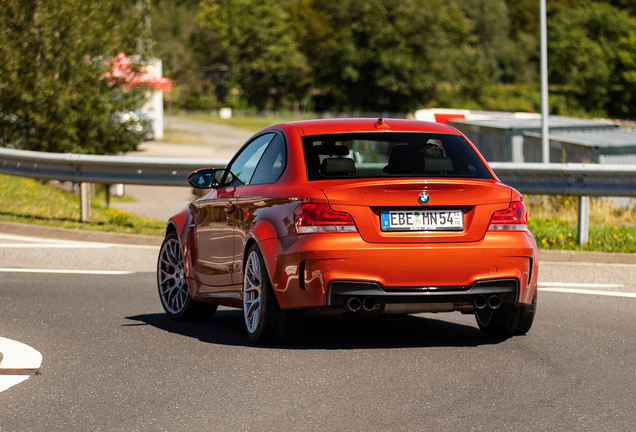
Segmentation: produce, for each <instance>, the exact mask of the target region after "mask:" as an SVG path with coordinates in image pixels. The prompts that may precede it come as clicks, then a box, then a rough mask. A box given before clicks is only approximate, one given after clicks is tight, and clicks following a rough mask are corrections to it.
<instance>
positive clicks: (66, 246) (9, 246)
mask: <svg viewBox="0 0 636 432" xmlns="http://www.w3.org/2000/svg"><path fill="white" fill-rule="evenodd" d="M113 246H114V245H110V244H106V243H104V244H97V243H0V248H7V249H26V248H31V249H36V248H37V249H108V248H111V247H113Z"/></svg>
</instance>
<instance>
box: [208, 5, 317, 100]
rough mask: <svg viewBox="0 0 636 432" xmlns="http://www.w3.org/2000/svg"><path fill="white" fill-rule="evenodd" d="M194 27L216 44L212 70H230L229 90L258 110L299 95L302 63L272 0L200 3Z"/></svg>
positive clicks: (303, 78)
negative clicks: (234, 89)
mask: <svg viewBox="0 0 636 432" xmlns="http://www.w3.org/2000/svg"><path fill="white" fill-rule="evenodd" d="M198 23H199V25H200V27H201V29H202V30H203V31H208V32H210V34H209V36H210V38H211V39H212V40H213V41H214V43H215V44H216V49H217V52H218V56H217V57H216V58H214V59H211V62H212V63H214V64H216V65H225V66H229V68H230V70H229V82H228V84H229V85H230V86H235V87H238V88H239V89H240V90H242V91H243V92H244V97H245V99H246V100H247V102H248V103H249V104H250V105H252V106H254V107H256V108H257V109H259V110H264V109H277V108H282V107H284V106H285V105H286V104H289V102H290V101H297V100H299V99H300V98H302V96H303V95H304V93H305V91H306V87H307V86H306V83H307V72H308V69H307V61H306V59H305V56H304V55H303V54H302V53H301V52H300V51H299V50H298V45H297V43H296V40H295V39H294V35H293V33H292V32H291V31H290V27H289V25H288V22H287V16H286V13H285V10H284V9H283V6H282V5H281V3H280V2H279V1H277V0H203V1H202V2H201V5H200V9H199V13H198Z"/></svg>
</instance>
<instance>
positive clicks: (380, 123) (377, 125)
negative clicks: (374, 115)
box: [373, 117, 389, 130]
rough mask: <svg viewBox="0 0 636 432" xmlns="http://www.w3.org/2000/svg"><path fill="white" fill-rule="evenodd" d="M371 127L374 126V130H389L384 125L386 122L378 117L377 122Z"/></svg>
mask: <svg viewBox="0 0 636 432" xmlns="http://www.w3.org/2000/svg"><path fill="white" fill-rule="evenodd" d="M373 126H375V128H376V129H381V130H389V127H388V126H387V125H386V122H385V121H384V119H383V118H382V117H380V118H379V119H378V121H376V122H375V123H374V124H373Z"/></svg>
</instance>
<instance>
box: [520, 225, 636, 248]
mask: <svg viewBox="0 0 636 432" xmlns="http://www.w3.org/2000/svg"><path fill="white" fill-rule="evenodd" d="M623 222H625V221H621V223H620V225H594V226H591V227H590V233H589V241H588V242H587V243H586V244H583V245H579V244H578V242H577V237H576V225H572V224H569V223H567V222H563V221H560V220H559V219H535V218H530V220H529V221H528V228H529V229H530V231H531V232H532V234H533V235H534V238H535V240H536V241H537V245H538V246H539V247H540V248H541V249H554V250H581V251H595V252H631V253H633V252H636V226H635V225H634V223H632V222H626V223H623Z"/></svg>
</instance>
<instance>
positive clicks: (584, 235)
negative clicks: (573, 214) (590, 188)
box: [576, 196, 590, 245]
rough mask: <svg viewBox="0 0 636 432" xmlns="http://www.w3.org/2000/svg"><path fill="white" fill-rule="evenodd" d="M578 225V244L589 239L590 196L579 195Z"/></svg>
mask: <svg viewBox="0 0 636 432" xmlns="http://www.w3.org/2000/svg"><path fill="white" fill-rule="evenodd" d="M578 219H579V220H578V225H577V227H576V231H577V238H578V241H579V244H580V245H583V244H585V243H587V242H588V240H589V239H590V197H589V196H580V197H579V216H578Z"/></svg>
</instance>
